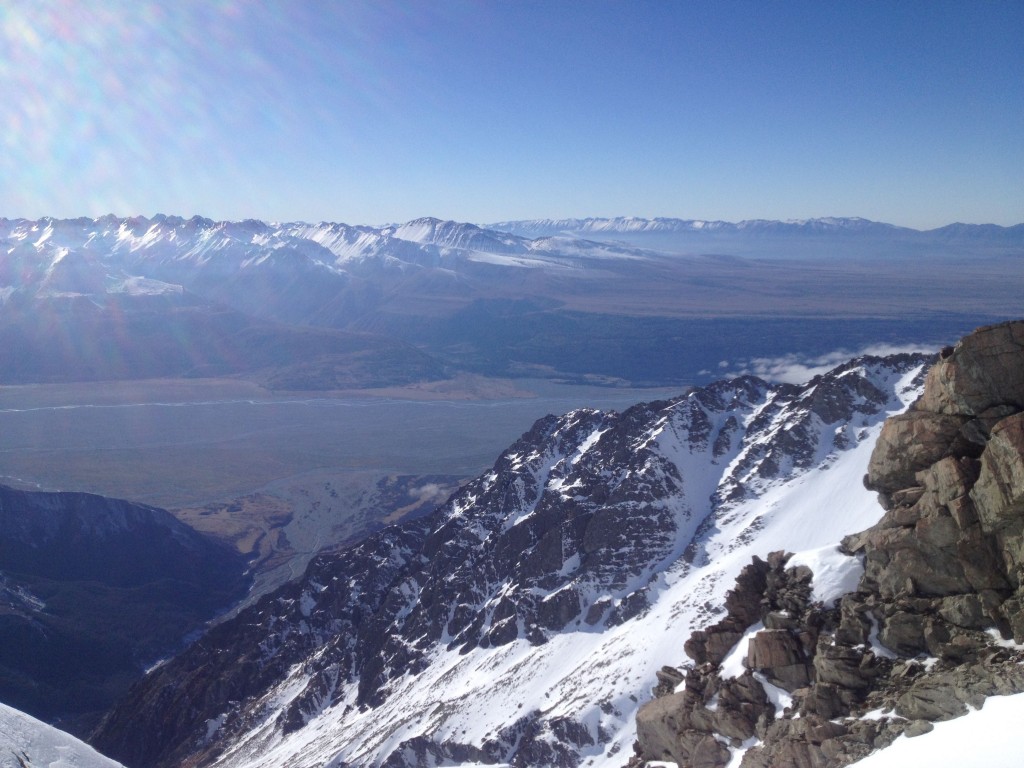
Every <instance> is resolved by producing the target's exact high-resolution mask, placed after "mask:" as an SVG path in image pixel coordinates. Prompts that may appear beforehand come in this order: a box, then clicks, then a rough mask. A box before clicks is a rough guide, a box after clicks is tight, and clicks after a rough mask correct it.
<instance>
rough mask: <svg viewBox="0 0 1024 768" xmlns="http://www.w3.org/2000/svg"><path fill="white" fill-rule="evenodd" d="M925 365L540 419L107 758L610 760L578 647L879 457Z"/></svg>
mask: <svg viewBox="0 0 1024 768" xmlns="http://www.w3.org/2000/svg"><path fill="white" fill-rule="evenodd" d="M924 362H925V359H924V358H921V357H919V356H911V355H899V356H893V357H890V358H884V359H883V358H860V359H858V360H854V361H851V362H850V363H847V364H844V365H843V366H840V367H838V368H836V369H834V370H833V371H831V372H829V373H828V374H825V375H823V376H820V377H817V378H816V379H814V380H813V381H812V382H810V383H809V384H807V385H805V386H800V387H798V386H792V385H769V384H767V383H766V382H764V381H762V380H760V379H756V378H754V377H741V378H738V379H735V380H732V381H723V382H719V383H717V384H714V385H711V386H709V387H705V388H702V389H696V390H693V391H692V392H689V393H687V394H686V395H683V396H681V397H678V398H674V399H672V400H667V401H660V402H654V403H646V404H641V405H638V406H635V407H633V408H631V409H629V410H627V411H625V412H623V413H621V414H618V413H603V412H599V411H593V410H579V411H574V412H571V413H569V414H566V415H565V416H561V417H555V416H549V417H546V418H545V419H542V420H540V421H539V422H537V424H535V425H534V427H533V429H532V430H530V431H529V432H527V433H526V434H525V435H523V437H522V438H521V439H520V440H519V441H518V442H517V443H516V444H514V445H513V446H511V447H510V448H509V449H508V450H507V451H505V452H504V453H503V454H502V455H501V456H500V457H499V459H498V460H497V462H496V463H495V464H494V467H493V468H492V469H491V471H489V472H487V473H485V474H484V475H482V476H481V477H479V478H477V479H476V480H474V481H472V482H470V483H468V484H467V485H465V486H464V487H463V488H462V489H460V490H459V491H458V492H457V493H456V494H455V495H453V496H452V498H451V499H450V500H449V501H448V502H447V504H446V505H444V507H443V508H441V509H440V510H438V511H437V512H436V513H434V514H433V515H431V516H429V517H425V518H421V519H418V520H415V521H412V522H410V523H408V524H404V525H400V526H396V527H393V528H389V529H386V530H384V531H382V532H380V533H378V534H375V535H373V536H370V537H369V538H367V539H366V540H365V541H363V542H362V543H360V544H359V545H357V546H355V547H352V548H350V549H348V550H345V551H344V552H341V553H333V554H327V555H323V556H320V557H318V558H317V559H315V560H314V561H313V562H312V563H311V565H310V568H309V570H308V571H307V572H306V574H305V575H304V576H303V578H301V579H300V580H298V581H296V582H293V583H291V584H288V585H286V586H285V587H283V588H282V589H280V590H278V591H277V592H275V593H272V594H270V595H268V596H266V597H265V598H264V599H262V600H261V601H260V602H259V603H258V604H256V605H254V606H252V607H250V608H248V609H246V610H245V611H242V612H241V613H240V614H239V615H238V616H236V617H235V618H234V619H232V620H230V621H227V622H224V623H222V624H220V625H219V626H217V627H215V628H214V629H212V630H211V631H210V632H209V633H208V634H207V635H206V636H204V637H203V638H202V639H201V640H200V641H198V642H197V643H196V644H195V645H193V646H192V647H191V648H190V649H189V650H188V651H186V652H185V653H184V654H182V655H181V656H179V657H177V658H176V659H174V660H172V661H171V662H169V663H167V664H165V665H164V666H162V667H160V668H159V669H157V670H155V671H154V672H153V673H152V674H151V675H150V676H149V678H148V679H147V680H146V681H144V682H143V683H142V684H141V685H139V686H137V687H136V688H135V689H134V691H133V692H132V693H131V694H130V695H129V697H128V698H127V699H126V700H125V701H124V702H123V703H122V705H121V706H119V707H118V708H117V709H116V710H114V711H113V712H112V713H110V715H109V716H108V717H107V719H106V721H105V723H104V724H103V726H102V727H101V729H100V730H99V731H98V732H97V734H96V735H95V737H94V739H93V744H94V745H95V746H97V747H98V748H100V749H101V750H102V751H104V752H105V753H107V754H111V755H112V756H114V757H116V758H117V759H120V760H122V761H123V762H125V763H126V764H128V765H132V766H134V767H135V768H144V767H145V766H170V765H175V766H181V765H190V766H198V765H214V764H215V765H222V766H242V765H245V766H257V765H266V766H270V765H289V766H303V765H319V764H323V763H325V762H330V763H331V764H335V765H345V764H348V765H394V766H428V765H435V764H440V763H443V762H445V761H448V762H451V761H467V760H469V761H477V762H484V763H508V764H512V765H517V766H528V765H560V766H576V765H580V764H581V763H583V762H584V759H585V757H587V756H590V759H594V758H595V757H596V756H602V759H605V758H604V753H605V752H607V753H608V756H607V760H615V759H616V757H615V754H616V752H615V750H616V749H618V747H617V746H616V745H615V744H614V743H613V742H614V741H615V738H616V736H615V734H617V733H619V732H621V731H622V729H623V728H625V727H627V724H628V723H629V722H631V720H632V711H633V710H632V707H634V706H635V703H636V697H635V694H636V693H638V692H639V689H638V688H637V687H636V684H635V683H633V682H632V679H631V678H629V677H628V676H627V677H623V676H621V675H620V673H615V676H613V677H612V678H611V679H610V680H611V682H610V684H611V685H613V686H614V690H608V691H606V692H604V693H603V694H602V695H601V696H598V697H596V698H595V697H594V696H592V695H591V693H590V689H589V688H588V687H587V685H588V684H589V682H590V678H594V677H600V676H601V675H603V674H605V673H604V671H603V670H602V669H600V668H597V667H595V662H594V661H593V660H592V659H591V660H588V659H587V658H585V656H580V651H579V648H580V647H584V646H587V645H593V644H594V643H595V642H596V640H595V638H601V637H604V636H605V635H609V636H611V635H614V634H615V632H616V630H617V629H619V628H623V629H626V628H628V627H629V626H633V625H632V624H631V622H637V621H639V620H640V618H641V617H642V616H644V615H645V614H646V613H647V612H648V611H650V610H652V606H653V605H654V603H655V601H656V600H657V597H658V595H659V594H660V593H661V592H662V591H664V590H665V589H666V586H667V585H668V584H669V583H670V582H672V581H678V580H679V579H680V578H682V576H684V575H685V574H687V573H689V572H690V571H691V570H694V569H697V570H699V566H700V564H701V563H704V562H706V561H707V560H709V559H711V555H710V554H709V552H708V551H707V546H708V542H709V541H710V538H709V537H711V535H712V533H713V532H715V531H717V530H719V528H727V527H728V524H729V520H730V517H731V516H735V515H737V514H739V513H738V510H739V509H740V508H741V507H742V505H743V504H744V503H746V502H750V501H751V500H756V499H757V498H758V497H759V496H760V495H761V494H763V493H766V492H768V491H769V490H770V489H771V488H773V487H776V486H778V484H780V483H784V482H787V481H789V480H790V479H792V478H794V477H797V476H799V475H800V474H801V473H804V472H808V471H810V470H811V469H813V468H818V467H820V466H822V465H825V466H828V465H829V464H830V463H831V462H834V461H836V460H837V457H838V456H840V455H841V454H843V453H844V452H848V451H851V450H852V449H853V448H855V447H857V446H860V445H866V444H867V441H868V437H869V435H873V434H874V431H873V430H874V427H875V426H876V425H879V424H880V423H881V421H882V420H883V419H884V417H885V415H886V414H887V413H891V412H895V411H898V410H902V408H903V407H904V404H903V402H902V398H903V397H904V394H903V390H904V388H905V387H906V386H908V384H909V381H910V380H911V379H912V378H913V377H914V375H915V373H916V372H918V371H920V370H922V369H923V366H924ZM861 471H863V470H861ZM757 514H758V516H761V513H760V512H758V513H757ZM762 522H763V521H762ZM757 525H758V524H757V523H752V524H751V525H750V526H744V529H745V530H748V535H754V534H755V533H756V530H757ZM741 539H742V536H741V537H739V539H738V540H741ZM733 543H735V542H733ZM623 636H624V637H626V636H627V634H626V633H625V632H624V633H623ZM621 640H622V638H619V640H617V641H616V642H620V641H621ZM609 642H611V641H609ZM548 649H556V650H557V651H559V653H560V654H561V655H559V653H555V654H554V655H548ZM618 655H619V656H623V653H622V652H621V651H620V652H619V653H618ZM617 664H618V659H615V660H614V661H613V660H610V659H609V660H606V661H604V662H601V664H600V666H601V667H607V668H609V669H611V670H613V671H614V670H615V669H616V665H617ZM545 665H552V666H551V667H550V668H549V671H545ZM627 666H628V665H627ZM602 679H603V678H602ZM509 684H512V685H516V686H517V688H516V690H517V691H518V693H517V694H516V696H513V697H510V696H508V695H507V690H508V689H507V688H503V687H502V686H503V685H509ZM530 686H533V687H534V688H536V693H535V694H528V693H527V692H526V690H525V689H526V688H528V687H530ZM503 690H504V691H506V693H502V691H503ZM532 695H535V696H536V698H535V699H531V698H529V697H530V696H532ZM516 698H518V699H519V701H518V705H517V702H516ZM552 701H553V702H559V704H557V705H552V704H551V703H550V702H552ZM524 704H525V705H526V706H524ZM311 740H312V741H311ZM631 740H632V739H631V737H630V741H631ZM625 743H626V744H627V745H628V743H629V741H627V742H625ZM620 759H621V758H620ZM332 761H333V762H332ZM589 764H592V763H589Z"/></svg>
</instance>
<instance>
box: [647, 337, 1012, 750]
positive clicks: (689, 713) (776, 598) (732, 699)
mask: <svg viewBox="0 0 1024 768" xmlns="http://www.w3.org/2000/svg"><path fill="white" fill-rule="evenodd" d="M865 482H866V484H867V486H868V487H869V488H871V489H872V490H875V491H877V492H878V498H879V502H880V504H881V507H882V509H883V510H884V514H883V515H882V517H881V519H880V520H879V521H878V522H877V523H875V524H874V525H873V526H872V527H870V528H868V529H867V530H865V531H863V532H861V533H858V534H853V535H850V536H847V537H846V538H844V540H843V543H842V551H843V552H844V553H845V554H846V555H848V557H847V558H846V560H845V562H846V565H845V566H842V565H840V566H839V567H840V568H843V567H845V568H848V569H849V570H850V572H851V573H857V574H860V578H859V580H854V581H853V583H850V584H849V585H848V589H847V590H844V589H839V590H831V592H830V593H828V590H827V588H826V594H823V593H822V589H821V588H822V586H826V587H827V582H828V580H829V578H830V576H829V574H828V573H827V571H826V570H825V569H820V568H819V569H815V570H814V571H812V568H809V567H808V565H807V562H806V560H805V559H804V558H801V557H799V556H797V557H796V558H792V557H791V556H790V555H788V554H786V553H784V552H782V551H777V552H774V553H773V554H771V555H769V556H768V557H767V559H766V560H762V559H760V558H756V557H755V558H754V560H753V562H752V564H751V565H748V566H747V567H746V568H745V569H744V570H743V572H742V573H741V575H740V577H739V579H738V580H737V582H736V586H735V587H734V588H733V590H732V591H731V592H730V593H729V595H728V598H727V601H726V607H727V609H728V613H727V615H726V616H725V617H724V618H723V619H722V620H720V621H719V622H717V623H716V624H715V625H713V626H711V627H709V628H707V629H705V630H701V631H699V632H696V633H694V634H693V635H691V636H690V639H689V640H688V641H687V642H686V652H687V654H688V655H689V656H690V657H691V658H692V660H693V662H694V664H693V665H690V666H688V667H686V668H685V671H683V670H673V669H668V670H665V671H664V672H663V682H664V683H665V684H663V685H662V686H660V688H659V694H660V696H659V697H658V698H657V699H655V700H654V701H653V702H651V703H650V704H647V705H646V706H644V707H643V708H642V709H641V710H640V713H639V715H638V731H639V740H638V743H637V747H636V750H637V758H636V759H635V760H634V761H633V763H631V764H632V765H636V766H641V765H644V764H645V763H646V762H647V761H648V760H670V761H673V762H676V763H678V764H679V765H683V766H690V765H700V766H708V767H709V768H713V767H714V766H725V765H727V764H728V765H739V766H742V768H770V767H773V766H788V765H801V766H804V765H806V766H829V767H833V766H842V765H847V764H849V763H851V762H855V761H857V760H859V759H860V758H862V757H864V756H865V755H867V754H869V753H870V752H872V751H873V750H875V749H878V748H880V747H885V746H887V745H889V744H891V743H892V742H893V741H894V740H895V739H896V738H897V737H899V736H900V735H906V736H918V735H922V734H925V733H928V732H929V731H931V730H932V728H933V725H932V723H933V722H936V721H942V720H949V719H952V718H956V717H960V716H962V715H965V714H967V713H968V712H969V711H971V710H974V709H979V708H981V707H982V705H983V704H984V702H985V698H986V697H988V696H993V695H1005V694H1014V693H1024V666H1022V662H1024V592H1022V566H1021V558H1020V552H1021V551H1022V547H1024V323H1021V322H1016V323H1008V324H1003V325H998V326H993V327H988V328H982V329H979V330H978V331H977V332H975V333H974V334H972V335H970V336H968V337H967V338H965V339H963V340H962V341H961V342H960V343H959V344H957V345H956V347H955V348H947V349H945V350H943V352H942V355H941V359H940V361H939V362H938V363H937V364H936V365H935V366H934V367H933V368H932V369H931V371H930V372H929V374H928V377H927V379H926V381H925V386H924V391H923V394H922V395H921V396H920V397H919V398H918V399H917V400H916V401H915V402H914V404H913V405H912V406H911V408H910V409H909V410H908V411H907V412H906V413H904V414H901V415H897V416H893V417H892V418H890V419H889V420H888V421H886V423H885V426H884V427H883V429H882V432H881V435H880V436H879V439H878V441H877V443H876V445H875V448H874V451H873V453H872V455H871V460H870V462H869V464H868V473H867V476H866V478H865ZM842 562H843V560H842V558H837V559H834V560H833V567H835V564H837V563H839V564H841V563H842ZM844 591H847V592H848V593H847V594H846V595H845V596H844V595H843V594H842V593H843V592H844ZM840 598H841V599H840ZM1010 738H1011V737H1010V736H1009V735H1007V748H1010V747H1009V739H1010ZM740 758H742V759H740Z"/></svg>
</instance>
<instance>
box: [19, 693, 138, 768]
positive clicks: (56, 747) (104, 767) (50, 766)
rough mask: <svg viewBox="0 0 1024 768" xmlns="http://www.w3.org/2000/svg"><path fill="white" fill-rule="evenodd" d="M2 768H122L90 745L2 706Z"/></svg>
mask: <svg viewBox="0 0 1024 768" xmlns="http://www.w3.org/2000/svg"><path fill="white" fill-rule="evenodd" d="M0 768H123V766H121V763H117V762H114V761H113V760H111V759H110V758H107V757H104V756H103V755H101V754H100V753H99V752H97V751H96V750H95V749H93V748H92V747H90V746H89V745H88V744H86V743H84V742H82V741H79V740H78V739H76V738H75V737H74V736H71V735H69V734H67V733H64V731H60V730H58V729H56V728H54V727H53V726H50V725H47V724H46V723H42V722H40V721H39V720H36V719H35V718H33V717H29V716H28V715H26V714H25V713H23V712H19V711H18V710H16V709H12V708H11V707H8V706H7V705H6V704H0Z"/></svg>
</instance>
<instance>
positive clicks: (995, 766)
mask: <svg viewBox="0 0 1024 768" xmlns="http://www.w3.org/2000/svg"><path fill="white" fill-rule="evenodd" d="M1022 719H1024V694H1018V695H1016V696H992V697H990V698H988V699H986V700H985V704H984V706H983V707H982V708H981V709H978V710H974V711H972V712H970V713H969V714H967V715H965V716H964V717H959V718H957V719H955V720H949V721H946V722H944V723H935V730H933V731H931V732H930V733H926V734H924V735H922V736H916V737H914V738H913V739H911V738H908V737H907V736H906V735H903V736H900V737H899V738H898V739H897V740H896V741H894V742H893V743H892V744H891V745H890V746H888V747H887V748H885V749H883V750H880V751H878V752H875V753H874V754H873V755H870V756H868V757H866V758H864V759H863V760H858V761H857V762H856V763H853V765H855V766H857V768H906V766H908V765H926V766H928V768H963V766H979V768H1017V766H1019V765H1020V763H1021V756H1020V747H1019V744H1020V739H1019V736H1018V735H1017V729H1018V728H1019V727H1020V723H1021V721H1022Z"/></svg>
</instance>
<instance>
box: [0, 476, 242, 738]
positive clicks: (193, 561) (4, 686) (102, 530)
mask: <svg viewBox="0 0 1024 768" xmlns="http://www.w3.org/2000/svg"><path fill="white" fill-rule="evenodd" d="M244 571H245V562H244V561H243V559H242V557H241V556H240V555H238V554H237V553H236V552H234V551H233V550H231V549H229V548H227V547H225V546H222V545H220V544H217V543H215V542H213V541H212V540H208V539H206V538H205V537H203V536H201V535H200V534H198V533H196V532H195V531H193V530H192V529H190V528H188V527H187V526H185V525H183V524H182V523H180V522H178V521H177V520H176V519H175V518H174V517H173V516H172V515H171V514H169V513H168V512H166V511H164V510H162V509H156V508H154V507H148V506H145V505H142V504H132V503H129V502H126V501H120V500H117V499H108V498H104V497H101V496H94V495H91V494H85V493H39V492H25V491H17V490H14V489H12V488H8V487H6V486H0V699H2V700H3V701H4V702H5V703H8V704H11V705H12V706H15V707H18V708H20V709H22V710H24V711H26V712H29V713H31V714H33V715H35V716H36V717H40V718H44V719H50V720H54V719H58V718H59V719H61V720H62V725H63V727H64V728H65V729H74V730H78V731H79V732H83V731H85V732H87V731H88V729H89V728H90V727H91V725H92V724H94V723H95V719H96V718H98V716H99V714H100V713H102V711H103V710H105V709H106V708H108V707H109V706H110V705H111V704H112V703H113V702H114V701H115V700H116V699H117V698H118V697H120V696H122V695H123V694H124V693H125V692H126V691H127V689H128V687H129V685H130V684H131V683H132V682H133V681H134V680H137V679H138V678H140V677H142V675H143V670H144V668H145V666H146V665H148V664H152V663H153V662H155V661H157V660H158V659H160V658H161V656H163V655H166V654H169V653H172V652H176V651H177V650H179V649H180V647H181V644H182V642H183V639H184V637H185V635H186V634H188V633H189V632H192V631H195V630H196V629H198V628H200V627H201V626H202V624H203V622H205V621H206V620H207V619H210V618H212V617H213V615H214V614H215V612H216V611H217V610H219V609H224V608H227V607H228V606H229V605H230V604H231V603H232V602H234V601H235V600H237V599H238V598H240V597H241V596H242V595H243V594H244V591H245V587H246V580H245V578H244V575H243V574H244Z"/></svg>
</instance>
